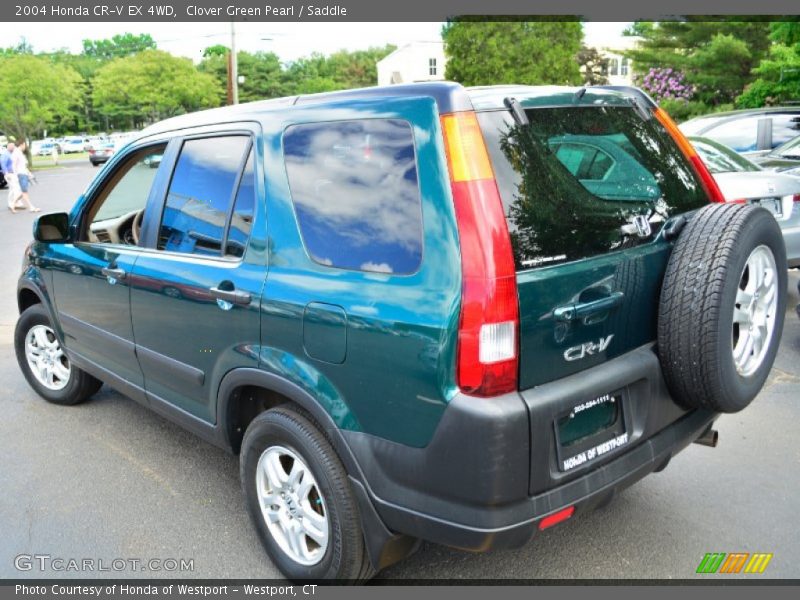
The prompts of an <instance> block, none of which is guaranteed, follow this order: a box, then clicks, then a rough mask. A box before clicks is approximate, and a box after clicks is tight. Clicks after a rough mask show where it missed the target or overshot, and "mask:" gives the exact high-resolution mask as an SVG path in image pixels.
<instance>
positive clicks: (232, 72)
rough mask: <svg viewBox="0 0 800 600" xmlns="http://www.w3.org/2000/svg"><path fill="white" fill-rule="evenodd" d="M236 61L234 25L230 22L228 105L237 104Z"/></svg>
mask: <svg viewBox="0 0 800 600" xmlns="http://www.w3.org/2000/svg"><path fill="white" fill-rule="evenodd" d="M238 62H239V61H238V60H236V24H235V22H234V21H231V53H230V62H229V63H228V64H229V69H228V75H229V77H228V85H229V87H230V103H231V104H239V65H238Z"/></svg>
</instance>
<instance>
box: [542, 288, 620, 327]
mask: <svg viewBox="0 0 800 600" xmlns="http://www.w3.org/2000/svg"><path fill="white" fill-rule="evenodd" d="M624 298H625V294H624V293H622V292H612V293H611V294H609V295H608V296H604V297H602V298H599V299H598V300H592V301H591V302H574V303H572V304H568V305H566V306H559V307H558V308H557V309H555V310H554V311H553V316H554V317H555V318H556V321H563V322H567V323H569V322H571V321H577V320H578V319H583V318H585V317H590V316H592V315H596V314H597V313H601V312H605V311H608V310H611V309H612V308H616V307H617V306H619V305H620V304H622V300H623V299H624Z"/></svg>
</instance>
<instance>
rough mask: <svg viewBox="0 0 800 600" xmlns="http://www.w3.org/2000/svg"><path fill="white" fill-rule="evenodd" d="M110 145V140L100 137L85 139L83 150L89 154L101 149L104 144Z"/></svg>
mask: <svg viewBox="0 0 800 600" xmlns="http://www.w3.org/2000/svg"><path fill="white" fill-rule="evenodd" d="M106 143H108V140H107V139H105V138H102V137H99V136H93V137H88V138H85V139H84V142H83V150H84V151H85V152H89V151H90V150H94V149H95V148H99V147H100V146H102V145H103V144H106Z"/></svg>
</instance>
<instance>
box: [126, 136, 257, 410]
mask: <svg viewBox="0 0 800 600" xmlns="http://www.w3.org/2000/svg"><path fill="white" fill-rule="evenodd" d="M257 134H258V130H257V129H256V128H255V127H254V126H250V125H247V126H242V127H241V128H238V129H236V130H231V129H230V128H227V129H226V130H224V131H220V130H214V129H205V130H201V131H198V132H196V133H195V134H194V135H185V136H182V137H181V138H180V139H178V140H176V141H175V143H176V144H177V146H178V148H177V152H176V158H175V159H174V160H173V161H172V162H171V164H170V166H169V168H170V170H171V172H172V175H171V180H170V183H169V186H168V188H167V189H166V194H165V195H164V196H163V197H161V198H159V199H157V200H154V210H153V212H152V213H151V219H150V220H149V221H148V223H146V224H145V232H144V234H143V235H144V237H145V239H146V246H147V248H146V249H145V250H144V251H143V252H142V254H141V256H139V258H138V259H137V261H136V265H135V266H134V270H133V273H132V278H131V283H130V285H131V316H132V322H133V330H134V334H135V338H136V352H137V356H138V358H139V361H140V364H141V365H142V371H143V373H144V379H145V389H146V392H147V396H148V399H149V401H150V403H151V405H152V406H153V408H154V409H156V410H160V411H161V412H165V413H167V414H171V415H172V416H175V410H176V409H177V410H178V411H179V413H180V414H183V416H186V414H187V413H188V415H190V416H191V417H194V418H195V419H202V420H203V421H205V422H208V423H213V422H214V421H215V406H216V393H217V390H218V387H219V382H220V380H221V378H222V376H223V375H224V374H225V373H226V372H227V371H228V370H230V369H232V368H234V367H239V366H252V367H255V366H257V364H258V353H257V347H258V344H259V339H260V333H259V323H260V317H259V301H260V296H261V289H262V286H263V284H264V280H265V277H266V266H265V265H266V260H265V256H264V248H265V247H266V244H265V240H264V238H265V233H264V232H265V229H266V227H265V224H264V222H263V219H264V216H263V214H262V212H263V211H262V209H261V204H262V203H261V202H257V201H256V199H257V198H261V197H262V190H261V187H260V185H258V181H259V180H263V177H262V176H261V174H260V167H259V164H260V163H259V160H257V155H258V147H257V144H256V140H257V139H258V135H257ZM158 162H159V164H160V165H161V166H160V168H166V164H167V158H166V157H165V158H164V160H161V161H158ZM251 234H252V239H250V238H251ZM191 417H190V420H192V419H191Z"/></svg>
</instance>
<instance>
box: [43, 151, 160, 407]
mask: <svg viewBox="0 0 800 600" xmlns="http://www.w3.org/2000/svg"><path fill="white" fill-rule="evenodd" d="M164 148H165V144H163V143H156V144H140V145H137V146H136V147H133V148H131V149H130V150H129V151H128V152H126V153H125V155H124V156H121V157H120V159H119V160H117V161H115V162H114V164H113V166H112V168H111V169H109V170H108V171H107V172H105V173H104V175H103V176H102V177H101V178H99V179H98V180H96V181H95V182H94V183H93V184H92V185H91V186H90V188H89V190H88V192H87V193H86V195H85V196H84V199H83V201H81V202H79V204H78V206H77V208H76V210H75V211H73V214H72V215H71V223H72V228H73V232H74V236H75V239H76V241H75V242H74V243H69V244H53V245H52V248H51V252H50V253H49V255H48V258H47V260H48V262H49V264H48V266H49V267H50V269H51V270H52V273H53V289H54V295H55V302H56V307H57V310H58V314H59V320H60V322H61V326H62V330H63V332H64V336H65V345H66V347H67V349H68V352H69V353H70V356H72V357H74V358H73V360H76V359H77V361H78V362H80V361H81V359H82V360H84V361H89V362H91V363H93V364H95V365H97V366H99V367H101V368H102V369H104V370H105V371H107V372H108V373H110V374H111V375H112V376H114V377H115V378H116V379H117V380H118V382H117V383H122V384H123V387H125V389H126V391H127V393H128V394H129V395H131V396H133V397H135V398H137V399H139V400H143V399H144V392H143V387H144V379H143V376H142V372H141V369H140V368H139V363H138V361H137V359H136V354H135V351H134V343H133V330H132V327H131V314H130V289H129V287H128V283H129V281H128V275H129V274H130V273H131V271H132V270H133V266H134V264H135V262H136V259H137V257H138V256H139V253H140V246H139V245H138V243H137V242H138V223H139V222H140V221H141V219H142V218H143V216H144V211H145V208H146V205H147V201H148V199H149V196H150V194H151V192H152V190H153V189H154V188H155V184H156V181H157V175H158V169H150V168H149V167H147V166H146V162H147V160H148V157H149V156H151V155H152V154H154V153H160V152H163V151H164Z"/></svg>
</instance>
